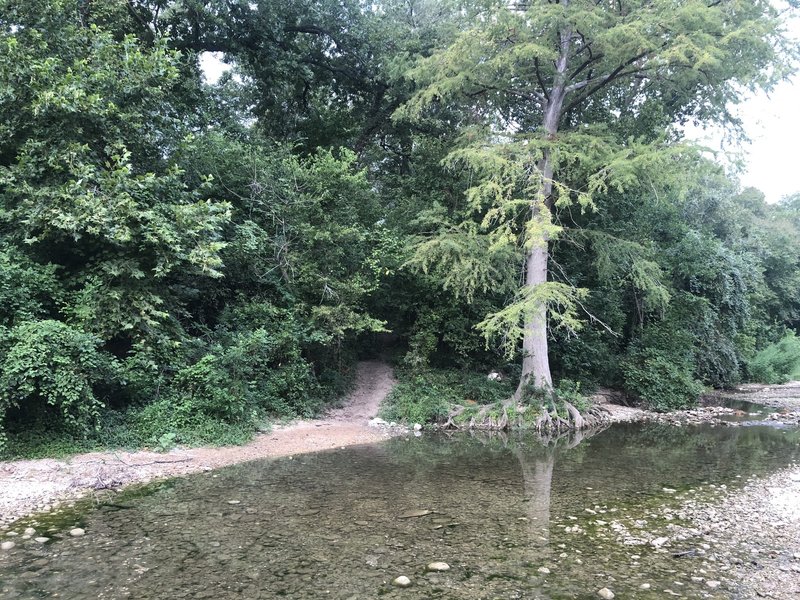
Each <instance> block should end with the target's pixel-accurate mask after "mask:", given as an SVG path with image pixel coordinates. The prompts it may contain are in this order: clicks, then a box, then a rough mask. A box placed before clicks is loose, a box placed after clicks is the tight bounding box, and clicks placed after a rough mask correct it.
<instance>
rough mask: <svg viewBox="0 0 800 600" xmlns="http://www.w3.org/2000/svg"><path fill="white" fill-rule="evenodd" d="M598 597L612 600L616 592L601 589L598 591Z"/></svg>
mask: <svg viewBox="0 0 800 600" xmlns="http://www.w3.org/2000/svg"><path fill="white" fill-rule="evenodd" d="M597 595H598V596H600V597H601V598H603V600H611V598H613V597H614V592H612V591H611V590H610V589H608V588H600V589H599V590H597Z"/></svg>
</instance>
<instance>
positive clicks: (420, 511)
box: [397, 508, 433, 519]
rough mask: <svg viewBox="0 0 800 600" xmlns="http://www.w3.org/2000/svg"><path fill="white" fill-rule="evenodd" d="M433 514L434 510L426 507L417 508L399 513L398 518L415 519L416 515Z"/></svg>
mask: <svg viewBox="0 0 800 600" xmlns="http://www.w3.org/2000/svg"><path fill="white" fill-rule="evenodd" d="M430 514H433V511H432V510H426V509H424V508H420V509H417V510H408V511H406V512H404V513H403V514H400V515H397V518H398V519H413V518H415V517H424V516H425V515H430Z"/></svg>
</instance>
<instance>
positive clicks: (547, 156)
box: [514, 0, 572, 400]
mask: <svg viewBox="0 0 800 600" xmlns="http://www.w3.org/2000/svg"><path fill="white" fill-rule="evenodd" d="M568 1H569V0H563V3H564V4H567V3H568ZM571 40H572V30H571V29H569V28H565V29H563V30H562V31H561V32H560V33H559V56H558V59H557V60H556V76H555V80H554V81H553V87H552V89H551V90H550V93H549V94H548V98H547V102H546V104H545V110H544V118H543V120H542V128H543V130H544V135H545V137H546V138H547V139H548V140H553V139H555V137H556V135H557V133H558V125H559V122H560V121H561V111H562V110H563V108H564V99H565V98H566V84H567V67H568V63H569V49H570V43H571ZM537 169H538V171H539V174H540V177H541V183H540V185H539V190H538V192H537V195H536V197H535V198H534V199H533V201H532V202H531V219H533V220H546V221H547V223H549V222H550V219H551V215H550V209H551V207H552V204H553V199H552V193H553V156H552V153H551V152H550V150H549V149H546V150H545V151H544V154H543V156H542V158H541V159H540V160H539V162H538V163H537ZM549 244H550V240H549V238H547V237H546V236H545V237H544V238H543V239H541V240H528V250H527V256H526V257H525V286H527V287H529V288H531V289H533V288H535V287H536V286H538V285H541V284H542V283H545V282H546V281H547V263H548V247H549ZM528 384H532V385H533V386H535V387H539V388H552V387H553V378H552V376H551V375H550V360H549V358H548V355H547V305H546V304H545V303H542V304H541V305H540V306H537V307H536V308H535V310H534V312H533V314H531V315H530V317H529V319H528V320H527V321H526V323H525V334H524V336H523V339H522V375H521V376H520V381H519V385H518V386H517V391H516V393H515V394H514V397H515V398H516V399H517V400H519V399H520V398H521V397H522V392H523V390H524V388H525V386H526V385H528Z"/></svg>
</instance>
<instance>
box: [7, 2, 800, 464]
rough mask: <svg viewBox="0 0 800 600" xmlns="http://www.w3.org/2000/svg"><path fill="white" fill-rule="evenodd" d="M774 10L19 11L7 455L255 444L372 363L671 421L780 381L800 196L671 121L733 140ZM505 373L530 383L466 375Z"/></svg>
mask: <svg viewBox="0 0 800 600" xmlns="http://www.w3.org/2000/svg"><path fill="white" fill-rule="evenodd" d="M783 18H784V15H783V14H781V13H780V12H779V11H777V10H776V9H775V7H774V6H773V5H772V3H770V2H767V1H761V0H755V1H754V0H747V1H745V0H722V1H720V2H710V3H708V2H702V1H700V0H680V1H679V2H661V1H652V0H648V1H647V2H645V1H639V0H630V1H622V2H589V1H584V0H561V1H560V2H552V1H550V2H545V1H544V0H542V1H539V0H529V1H527V2H520V3H508V2H495V1H493V0H474V1H472V0H469V1H465V0H452V1H449V0H447V1H445V0H381V1H380V2H377V3H370V4H365V3H363V2H359V1H357V0H337V1H332V0H300V1H291V2H290V1H269V2H267V1H255V2H248V1H244V0H242V1H238V0H237V1H224V2H223V1H222V0H201V1H197V0H191V1H190V0H136V1H133V0H132V1H130V2H118V1H117V0H93V1H92V2H85V1H83V0H24V1H23V0H0V47H1V48H2V52H0V432H2V436H1V437H0V445H2V444H5V446H4V447H5V448H7V450H5V451H8V452H12V453H13V452H17V451H20V450H18V449H19V448H23V447H25V445H26V444H28V445H30V444H31V443H33V441H35V439H38V438H37V437H36V436H39V435H40V434H41V433H42V432H46V436H45V437H48V438H53V437H57V436H63V437H64V438H65V439H72V440H73V441H74V442H75V443H84V444H86V445H89V446H91V445H92V444H102V443H110V444H150V445H154V444H155V445H159V444H160V445H166V444H169V443H200V442H215V443H224V442H229V441H236V440H241V439H244V438H246V437H247V436H248V435H249V434H250V433H251V432H252V431H254V430H256V429H257V428H259V427H262V426H264V423H265V422H266V421H267V420H269V419H272V418H281V417H289V416H294V415H313V414H315V413H316V412H318V411H320V410H321V409H322V408H323V407H324V406H325V405H326V403H328V402H330V401H332V400H333V399H335V398H336V397H337V396H339V395H341V394H342V393H344V391H345V390H346V389H347V386H348V384H349V381H350V378H351V376H352V373H353V368H352V367H353V364H354V361H355V360H357V359H358V357H359V356H364V355H368V354H370V353H378V352H383V353H387V352H388V353H390V354H392V356H393V360H395V361H396V363H397V365H398V367H399V368H400V369H402V370H403V373H406V374H408V375H409V376H411V377H414V378H417V380H419V381H424V382H441V381H446V382H448V383H447V384H446V385H445V384H441V386H440V384H439V383H436V386H439V387H436V386H434V388H432V389H440V390H444V389H445V388H447V389H448V390H449V391H447V392H446V393H445V394H444V395H441V394H440V396H439V397H440V398H441V397H445V396H446V397H450V396H449V394H455V395H456V396H458V395H464V396H465V398H472V399H473V400H475V399H480V398H487V399H488V398H493V399H496V398H497V397H498V395H503V394H504V397H505V398H506V399H508V402H509V403H510V402H511V399H512V398H513V400H515V401H517V402H534V403H535V402H539V403H546V398H547V397H549V396H547V394H544V395H543V393H542V392H541V390H538V391H537V389H536V388H540V387H542V386H544V387H547V388H554V389H559V390H562V392H563V390H567V389H574V387H570V386H572V385H573V384H571V383H569V382H570V381H572V382H581V384H582V385H583V386H584V389H586V388H587V387H588V388H590V387H591V386H593V385H606V386H612V387H616V388H619V389H622V390H624V391H625V392H626V393H628V394H629V395H630V396H631V397H632V398H633V399H636V400H640V401H643V402H647V403H649V404H650V405H651V406H655V407H657V408H660V409H668V408H674V407H677V406H682V405H686V404H688V403H691V402H693V401H694V400H695V399H696V397H697V395H698V393H699V392H700V390H701V389H702V388H703V386H718V387H724V386H730V385H733V384H735V383H736V382H738V381H740V380H742V379H747V378H752V377H762V378H763V377H767V375H764V374H765V373H766V374H768V376H769V377H770V378H777V379H780V378H782V377H784V376H788V374H789V371H790V370H791V368H790V367H784V366H779V365H778V363H776V362H775V360H773V358H772V357H773V355H775V352H777V350H775V348H779V346H778V344H780V343H783V344H784V346H785V347H790V346H792V344H794V341H793V338H792V337H791V332H792V331H796V330H797V328H798V322H799V321H798V319H799V318H800V317H798V314H800V292H799V291H798V290H800V285H798V283H799V282H798V277H800V275H798V273H800V265H798V264H797V263H798V260H797V255H796V252H794V250H793V249H794V248H796V246H797V243H798V237H800V218H798V206H800V202H798V198H797V197H796V196H793V197H790V198H786V199H785V200H784V201H783V202H782V203H780V204H778V205H770V204H767V203H765V202H764V199H763V196H762V195H761V194H760V192H758V191H757V190H754V189H741V188H740V186H739V183H738V181H737V180H736V178H735V175H733V174H730V173H726V172H725V170H724V169H723V168H722V167H721V166H719V165H717V164H715V163H714V162H713V160H712V159H710V158H709V157H708V156H707V155H706V154H705V153H704V152H703V150H702V149H700V148H696V147H694V146H692V145H691V144H689V143H687V142H686V141H685V140H684V139H683V134H682V129H681V125H682V124H684V123H686V122H688V121H693V122H697V123H716V124H722V125H724V126H726V127H729V128H732V130H734V131H735V130H736V128H737V126H738V124H737V122H736V120H735V119H734V118H733V117H732V116H731V111H730V107H731V106H732V105H734V104H735V103H736V102H737V101H738V100H739V99H740V98H741V95H742V94H743V93H744V91H745V90H748V89H769V88H770V86H772V85H774V84H775V82H777V81H779V80H780V79H781V78H783V77H785V76H786V75H787V74H788V73H790V72H791V70H792V68H793V66H794V65H795V61H796V58H797V56H796V51H797V50H796V46H795V45H793V44H792V43H791V41H790V40H788V39H787V38H786V36H785V34H784V32H783V29H782V28H783ZM209 52H214V53H218V54H217V56H219V57H221V58H222V59H223V60H224V61H226V62H227V63H228V64H229V65H230V67H231V69H230V71H229V72H228V73H226V74H225V75H224V76H223V77H222V78H221V79H220V81H219V82H217V83H215V84H213V85H211V84H209V83H207V82H206V80H205V77H204V74H203V71H202V69H201V68H200V64H201V58H202V57H203V56H204V55H205V53H209ZM787 339H788V340H789V341H788V342H787V341H786V340H787ZM781 340H784V341H783V342H781ZM786 344H788V346H786ZM784 346H780V348H783V347H784ZM792 347H793V346H792ZM784 354H785V353H784ZM519 357H521V358H522V365H521V366H520V365H519V364H518V359H519ZM437 369H449V370H450V371H446V373H450V374H446V375H441V374H437V373H439V371H437ZM492 369H494V370H498V371H501V372H503V373H504V374H505V375H507V376H508V377H510V378H512V379H515V380H516V381H519V385H518V386H517V391H516V393H515V394H514V393H513V390H511V389H507V388H506V387H503V386H500V387H497V388H492V389H489V388H486V386H485V385H484V384H483V383H482V384H480V385H478V384H477V383H476V382H477V380H476V379H475V376H474V374H475V373H484V376H481V377H479V378H478V379H485V373H486V372H488V371H489V370H492ZM787 369H789V371H787ZM455 371H458V372H459V373H461V374H462V375H463V377H462V375H458V376H454V375H452V373H453V372H455ZM470 374H472V375H470ZM503 385H505V386H507V383H505V384H503ZM551 391H552V390H551ZM565 393H566V392H565ZM570 393H571V392H570ZM543 398H545V400H543ZM429 401H430V402H431V403H432V405H436V406H437V408H436V409H435V411H433V409H432V411H433V412H431V413H430V414H431V415H434V413H436V414H439V415H440V414H441V413H442V410H441V406H440V405H438V404H437V402H439V400H437V399H436V398H433V396H430V395H425V394H423V395H422V396H420V402H421V403H422V404H424V403H425V402H429ZM422 404H421V405H420V406H422ZM418 414H420V415H423V416H424V415H425V414H426V413H425V410H423V409H422V408H420V412H419V413H418ZM419 418H422V417H419ZM32 440H33V441H32ZM15 448H16V449H15Z"/></svg>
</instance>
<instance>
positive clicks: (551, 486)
mask: <svg viewBox="0 0 800 600" xmlns="http://www.w3.org/2000/svg"><path fill="white" fill-rule="evenodd" d="M799 454H800V453H799V452H798V435H797V432H796V431H779V430H774V429H771V428H762V427H749V428H696V429H688V428H674V427H668V426H659V425H646V426H641V425H629V426H617V427H613V428H610V429H608V430H606V431H603V432H600V433H599V434H597V435H594V436H592V437H587V438H582V437H565V438H561V439H549V440H542V439H537V438H531V437H516V436H512V437H506V436H499V435H493V436H470V435H453V436H424V437H423V438H420V439H414V438H412V439H411V440H408V441H406V440H392V441H390V442H388V443H386V444H382V445H377V446H365V447H359V448H350V449H346V450H338V451H335V452H328V453H322V454H317V455H308V456H304V457H296V458H294V459H279V460H274V461H260V462H254V463H249V464H244V465H239V466H236V467H231V468H228V469H223V470H221V471H218V472H216V473H211V474H204V475H198V476H193V477H188V478H185V479H181V480H174V481H171V482H169V483H167V484H162V485H159V486H154V487H153V488H151V489H150V490H149V491H148V493H147V494H144V495H141V496H139V497H137V496H136V495H135V494H133V493H123V494H121V495H119V496H118V497H116V498H115V499H114V502H113V504H111V503H109V504H106V505H103V506H100V507H99V508H97V509H96V510H93V511H90V512H88V513H86V514H84V515H82V516H81V517H80V520H81V523H80V524H81V525H82V526H83V527H84V528H85V529H86V530H87V535H86V536H85V537H83V538H74V539H73V538H69V537H67V536H65V535H64V534H63V532H64V531H66V530H67V529H68V528H69V527H70V526H71V522H66V523H61V524H59V532H61V533H60V534H59V535H60V538H59V535H53V536H52V537H53V539H54V541H53V542H52V543H48V544H44V545H42V544H38V543H35V542H33V541H32V540H29V541H27V542H24V543H20V544H19V546H18V547H17V548H15V549H14V550H13V551H12V552H7V553H3V554H0V591H1V592H2V595H3V597H4V598H42V597H55V596H56V595H59V596H60V597H68V598H74V599H82V598H92V599H94V598H137V599H150V598H153V599H155V598H159V599H160V598H166V597H169V598H215V599H217V600H219V599H226V598H279V597H291V598H328V597H330V598H342V599H349V600H354V599H359V598H360V599H372V598H376V597H379V596H382V595H389V596H391V597H397V598H400V597H403V598H409V599H417V598H453V599H455V598H551V599H556V598H590V597H594V594H595V592H596V590H597V589H598V588H599V587H603V586H605V585H612V584H613V587H614V589H615V591H616V592H617V597H622V598H651V597H652V598H656V597H663V593H662V591H661V590H663V589H664V585H667V584H668V583H669V584H671V582H673V581H674V580H675V579H676V578H679V577H682V578H683V579H685V580H686V581H687V584H686V586H685V587H684V588H683V589H682V592H681V593H682V594H683V595H684V596H685V597H688V598H692V597H697V598H700V597H719V598H725V597H728V596H726V595H725V594H724V593H723V592H721V593H720V595H718V596H714V595H713V594H712V595H709V594H708V593H707V590H703V589H701V588H700V587H696V589H695V588H693V587H692V584H691V582H690V581H689V576H690V572H689V571H687V572H686V573H682V572H676V571H675V570H674V567H671V565H670V564H669V563H667V564H665V563H664V560H663V556H662V557H660V556H658V555H656V554H654V553H653V550H652V548H651V547H649V546H647V547H640V546H633V547H628V546H625V545H624V544H621V543H620V542H619V540H618V539H617V538H618V536H616V534H615V531H614V530H613V529H612V528H611V525H613V523H614V522H616V521H619V522H620V523H623V524H626V526H631V525H630V524H631V523H634V522H636V521H637V520H646V519H652V517H651V516H650V514H651V512H652V508H653V506H654V504H655V503H657V504H663V503H665V502H667V503H668V502H671V501H674V496H675V494H674V493H673V494H665V493H664V491H663V490H664V488H670V489H674V490H677V493H680V491H681V490H684V489H687V488H689V487H690V486H696V485H698V484H700V483H702V482H709V483H726V484H727V485H729V486H734V485H736V483H737V482H738V481H742V480H743V479H744V477H746V476H748V475H751V474H753V473H762V474H763V473H768V472H770V471H772V470H775V469H777V468H780V467H782V466H785V465H787V464H789V463H790V462H791V461H792V460H793V459H796V458H797V457H798V455H799ZM737 475H740V476H743V477H742V479H737V477H736V476H737ZM414 515H418V516H414ZM639 554H641V555H642V556H641V559H636V560H635V561H634V562H635V563H636V566H635V567H632V566H631V565H632V564H633V563H632V559H631V556H633V555H639ZM433 561H444V562H446V563H448V564H449V565H450V566H451V569H450V570H449V571H447V572H444V573H428V572H426V568H425V567H426V565H427V564H428V563H430V562H433ZM684 564H686V565H688V566H689V567H690V566H691V565H692V563H690V562H688V561H687V562H685V563H684ZM682 568H683V566H682ZM687 568H688V567H687ZM398 575H406V576H408V577H409V578H410V579H411V580H412V581H413V585H412V587H410V588H408V589H404V590H400V589H396V588H393V587H392V586H391V581H392V580H393V579H394V578H395V577H397V576H398ZM643 581H649V582H652V583H653V592H652V594H653V595H647V594H648V593H650V592H646V591H641V590H639V587H638V586H639V585H640V584H641V583H642V582H643ZM662 583H663V584H664V585H660V584H662ZM659 586H660V587H659ZM704 594H705V595H704Z"/></svg>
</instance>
